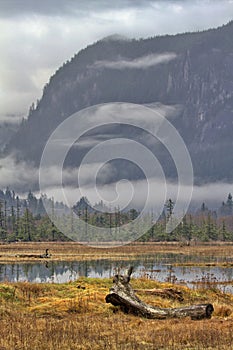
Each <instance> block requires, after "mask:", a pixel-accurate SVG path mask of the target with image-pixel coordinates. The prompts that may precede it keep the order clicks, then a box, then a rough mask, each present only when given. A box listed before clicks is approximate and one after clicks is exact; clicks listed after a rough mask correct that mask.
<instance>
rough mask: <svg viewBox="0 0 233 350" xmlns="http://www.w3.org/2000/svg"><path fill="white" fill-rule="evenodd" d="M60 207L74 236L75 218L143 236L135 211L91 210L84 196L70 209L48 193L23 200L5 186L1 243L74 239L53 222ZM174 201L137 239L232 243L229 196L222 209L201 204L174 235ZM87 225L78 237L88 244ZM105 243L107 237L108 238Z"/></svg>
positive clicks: (232, 204) (0, 194)
mask: <svg viewBox="0 0 233 350" xmlns="http://www.w3.org/2000/svg"><path fill="white" fill-rule="evenodd" d="M44 202H45V203H47V205H48V207H50V208H51V210H52V212H53V215H54V220H52V219H51V215H50V217H49V216H48V215H47V213H46V210H45V208H44V204H43V203H44ZM61 209H62V213H63V214H62V217H61V218H60V219H61V220H62V221H63V225H64V227H65V228H69V230H70V232H74V233H75V230H77V227H75V226H74V215H75V214H76V215H77V217H78V218H80V219H82V220H83V221H84V222H85V223H86V224H89V225H91V226H95V227H104V228H108V229H109V232H110V234H111V237H114V235H115V236H116V237H117V239H120V238H121V236H120V235H121V231H120V227H122V225H125V224H129V223H130V224H131V225H129V227H128V232H127V231H126V232H124V235H125V236H127V237H129V239H130V237H132V238H133V237H135V232H136V233H137V236H140V232H142V231H143V227H140V225H139V224H134V220H135V219H136V218H137V217H138V215H139V214H140V212H139V211H138V210H136V209H134V208H132V209H129V210H127V211H121V210H120V209H119V208H114V209H112V210H110V209H109V208H108V207H107V206H106V205H105V204H104V203H103V202H100V203H97V204H95V205H94V206H93V207H92V206H91V204H90V203H89V201H88V199H87V198H85V197H82V198H81V199H80V200H79V201H78V202H77V203H76V204H75V205H74V206H73V208H68V207H67V206H66V205H64V204H63V203H61V202H55V201H54V200H53V199H52V198H47V196H46V195H41V196H40V197H39V198H37V197H36V196H35V195H34V194H33V193H32V192H31V191H29V192H28V194H27V196H26V197H25V198H20V196H18V195H16V194H15V192H14V191H12V190H10V189H9V188H7V189H6V190H5V191H2V190H0V241H6V242H12V241H65V240H70V238H68V237H66V236H65V235H64V234H63V233H62V232H61V231H60V230H59V229H58V228H57V227H56V225H55V224H54V222H53V221H55V222H56V220H55V216H56V215H57V211H59V210H61ZM173 209H174V202H173V201H172V199H169V200H168V201H167V202H166V204H165V207H164V210H163V213H162V215H161V216H160V218H159V219H158V220H157V222H154V218H153V217H154V215H153V213H152V212H151V213H148V214H147V216H148V218H149V220H150V221H151V225H150V226H151V227H150V229H149V230H148V231H147V232H146V233H144V234H143V235H142V236H141V237H140V238H139V239H138V240H139V241H144V242H147V241H180V242H185V243H188V244H189V243H190V242H191V241H203V242H204V241H216V240H221V241H233V200H232V195H231V194H229V195H228V197H227V200H226V202H222V204H221V206H220V208H219V210H218V211H213V210H210V209H208V207H207V205H206V204H205V203H202V205H201V206H200V208H199V209H198V210H196V212H192V213H187V214H186V215H185V216H184V217H183V219H182V221H181V222H180V223H179V224H178V225H177V227H176V228H175V229H174V230H173V231H172V232H167V231H166V225H167V223H168V221H169V219H172V220H174V221H176V220H177V219H176V217H175V214H174V212H173ZM89 225H87V226H86V228H85V230H83V232H80V233H79V235H78V237H80V240H81V241H82V240H83V241H86V240H87V236H88V235H89V233H90V232H89V231H88V230H90V226H89ZM105 238H106V237H103V236H99V237H96V239H97V240H105ZM106 240H107V238H106Z"/></svg>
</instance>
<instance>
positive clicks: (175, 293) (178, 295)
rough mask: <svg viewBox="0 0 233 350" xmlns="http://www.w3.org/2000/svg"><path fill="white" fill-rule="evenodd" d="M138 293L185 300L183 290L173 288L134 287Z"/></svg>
mask: <svg viewBox="0 0 233 350" xmlns="http://www.w3.org/2000/svg"><path fill="white" fill-rule="evenodd" d="M134 291H135V292H136V293H144V294H150V295H156V296H158V297H161V298H168V299H175V300H178V301H183V300H184V298H183V295H182V292H181V291H179V290H176V289H173V288H164V289H155V288H154V289H134Z"/></svg>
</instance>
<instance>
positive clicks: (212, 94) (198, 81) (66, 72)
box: [5, 21, 233, 183]
mask: <svg viewBox="0 0 233 350" xmlns="http://www.w3.org/2000/svg"><path fill="white" fill-rule="evenodd" d="M232 37H233V21H231V22H229V23H228V24H226V25H224V26H222V27H218V28H214V29H209V30H206V31H202V32H194V33H184V34H180V33H179V34H176V35H164V36H158V37H154V38H148V39H138V40H136V39H131V40H107V41H106V40H99V41H97V42H96V43H94V44H92V45H89V46H88V47H87V48H86V49H83V50H81V51H80V52H79V53H78V54H76V55H74V57H73V58H72V59H71V60H70V61H68V62H66V63H65V64H63V66H62V67H60V68H59V69H58V70H57V71H56V73H55V74H54V75H53V76H52V77H51V78H50V81H49V83H48V84H46V86H45V87H44V90H43V95H42V98H41V100H40V101H39V102H38V104H37V105H36V106H35V107H33V108H31V110H30V113H29V116H28V119H27V120H26V121H24V122H23V123H22V124H21V126H20V128H19V130H18V132H17V133H16V134H15V135H14V136H13V137H12V139H11V141H10V142H9V143H8V145H7V146H6V149H5V154H10V153H11V152H14V153H17V157H18V159H23V160H29V161H34V162H35V164H36V165H39V160H40V157H41V154H42V151H43V147H44V145H45V143H46V141H47V139H48V137H49V135H50V134H51V132H52V131H53V130H54V129H55V128H56V126H57V125H59V124H60V123H61V122H62V121H63V120H65V119H66V118H67V117H68V116H70V115H71V114H73V113H75V112H77V111H79V110H81V109H83V108H86V107H89V106H92V105H96V104H100V103H108V102H131V103H137V104H148V103H149V104H150V103H154V102H159V103H162V104H164V105H168V106H169V105H177V104H179V105H182V106H183V108H182V111H181V113H180V114H179V115H178V116H176V117H175V118H172V120H171V122H172V123H173V125H174V126H175V127H176V128H177V130H178V131H179V132H180V134H181V136H182V137H183V138H184V141H185V142H186V144H187V147H188V149H189V151H190V154H191V157H192V161H193V165H194V174H195V179H196V182H197V183H198V182H211V181H233V172H232V170H231V164H232V161H233V156H232V155H231V154H230V152H228V150H229V149H230V146H231V145H232V142H231V135H232V132H233V126H232V120H233V41H232V40H231V38H232ZM165 53H166V54H174V55H176V58H174V59H171V60H170V61H168V62H166V64H154V65H148V63H147V67H146V68H140V64H142V63H140V62H142V61H143V57H149V56H150V55H158V56H159V55H164V54H165ZM140 60H141V61H140ZM139 61H140V62H139ZM96 62H102V65H100V64H99V65H98V66H97V67H96V66H95V64H96ZM106 62H107V63H106ZM109 62H110V63H111V64H109ZM119 62H120V63H121V65H122V64H123V65H124V64H125V68H123V69H119V67H120V65H119ZM125 62H126V63H125ZM127 62H134V63H135V62H136V66H135V64H134V67H132V66H130V65H129V63H127ZM138 62H139V63H138ZM127 64H128V66H127ZM135 67H136V68H135ZM78 157H80V158H81V155H78ZM71 164H72V161H71ZM167 174H168V176H171V177H173V170H172V169H170V168H169V165H168V171H167Z"/></svg>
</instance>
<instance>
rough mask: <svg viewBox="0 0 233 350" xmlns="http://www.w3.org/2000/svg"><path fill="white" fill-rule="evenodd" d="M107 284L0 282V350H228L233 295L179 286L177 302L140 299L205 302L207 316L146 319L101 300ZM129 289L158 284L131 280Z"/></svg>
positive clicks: (155, 299)
mask: <svg viewBox="0 0 233 350" xmlns="http://www.w3.org/2000/svg"><path fill="white" fill-rule="evenodd" d="M111 284H112V282H111V280H109V279H101V280H100V279H99V280H98V279H87V278H81V279H79V280H77V281H75V282H72V283H66V284H30V283H2V284H0V319H1V327H0V350H52V349H54V350H55V349H57V350H76V349H80V350H81V349H82V350H88V349H91V350H97V349H99V350H104V349H109V350H110V349H111V350H115V349H116V350H118V349H119V350H125V349H127V350H128V349H129V350H134V349H135V350H136V349H151V350H152V349H153V350H156V349H161V350H162V349H164V350H165V349H167V350H171V349H172V350H174V349H186V350H188V349H189V350H191V349H198V350H201V349H203V350H204V349H219V350H220V349H221V350H224V349H233V345H232V344H233V332H232V329H233V295H230V294H228V295H227V294H224V293H222V292H219V291H217V290H214V289H213V290H211V289H207V290H190V289H188V288H187V287H180V286H179V289H180V290H182V292H183V295H184V301H183V302H182V303H180V302H178V301H172V300H168V299H162V298H160V297H155V296H150V295H143V293H142V294H140V297H141V298H142V299H143V300H145V301H146V302H148V303H151V304H153V305H155V306H158V307H177V306H181V305H185V304H186V305H188V304H195V303H202V302H211V303H213V304H214V308H215V311H214V314H213V317H212V319H210V320H201V321H193V320H191V319H189V318H186V319H171V320H147V319H143V318H140V317H135V316H132V315H125V314H123V313H122V312H121V311H119V310H118V309H117V308H114V307H113V306H111V305H109V304H106V303H105V296H106V294H107V293H108V291H109V288H110V286H111ZM132 285H133V287H134V288H140V289H142V288H145V289H146V288H147V289H148V288H157V287H158V288H162V287H170V286H171V285H169V284H160V283H158V282H156V281H152V280H147V279H133V280H132Z"/></svg>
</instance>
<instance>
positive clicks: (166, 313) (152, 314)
mask: <svg viewBox="0 0 233 350" xmlns="http://www.w3.org/2000/svg"><path fill="white" fill-rule="evenodd" d="M131 273H132V268H130V269H129V271H128V273H127V275H125V276H122V275H116V276H115V277H114V279H113V283H114V284H113V287H112V288H111V289H110V293H109V294H108V295H107V296H106V298H105V300H106V302H107V303H111V304H112V305H114V306H120V308H121V310H122V311H123V312H125V313H131V314H134V315H137V316H143V317H146V318H154V319H166V318H174V317H179V318H180V317H187V316H189V317H191V319H195V320H200V319H203V318H211V315H212V313H213V311H214V308H213V305H212V304H200V305H190V306H185V307H180V308H157V307H154V306H151V305H148V304H146V303H144V302H143V301H142V300H140V299H139V298H138V296H137V295H136V294H135V292H134V290H133V288H132V286H131V284H130V283H129V282H130V276H131Z"/></svg>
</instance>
